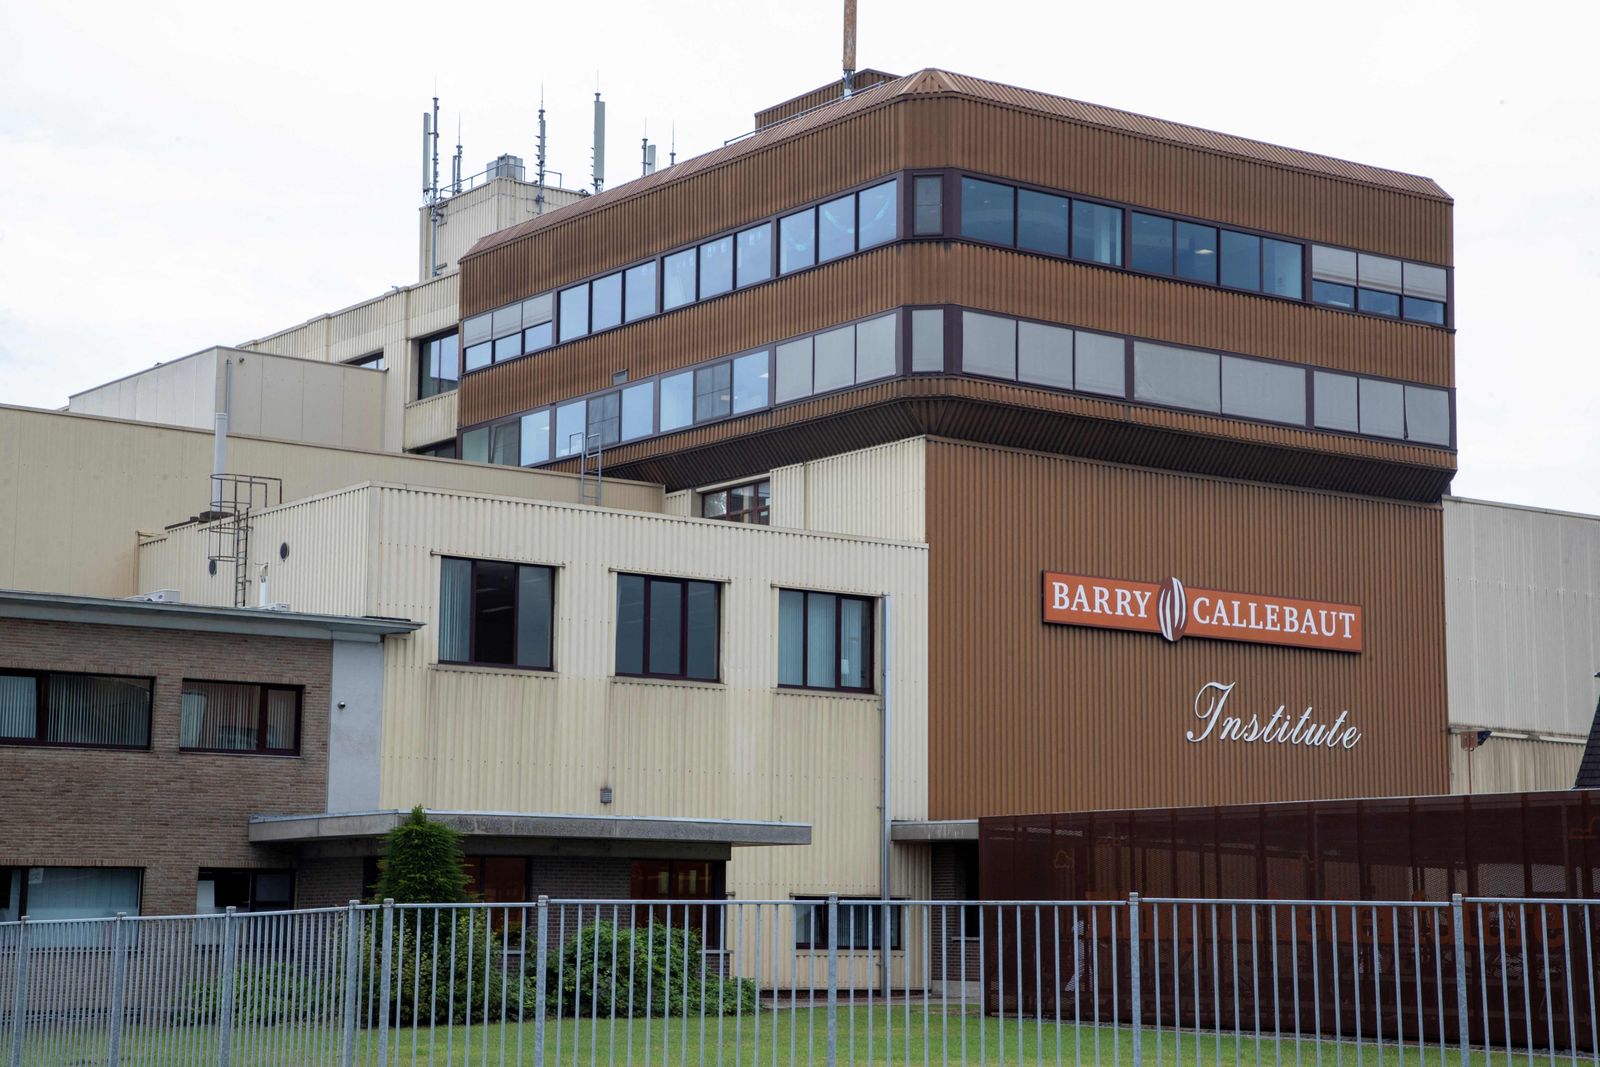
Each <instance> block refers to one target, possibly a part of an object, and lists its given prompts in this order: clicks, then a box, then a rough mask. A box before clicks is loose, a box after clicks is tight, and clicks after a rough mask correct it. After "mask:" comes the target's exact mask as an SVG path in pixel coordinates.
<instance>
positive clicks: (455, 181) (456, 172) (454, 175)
mask: <svg viewBox="0 0 1600 1067" xmlns="http://www.w3.org/2000/svg"><path fill="white" fill-rule="evenodd" d="M450 192H451V194H452V195H455V196H459V195H461V115H460V114H459V113H458V114H457V115H456V158H455V160H454V161H453V163H452V164H451V168H450Z"/></svg>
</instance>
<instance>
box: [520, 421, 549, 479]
mask: <svg viewBox="0 0 1600 1067" xmlns="http://www.w3.org/2000/svg"><path fill="white" fill-rule="evenodd" d="M521 459H522V466H524V467H532V466H534V465H535V464H538V463H548V462H549V461H550V409H549V408H541V409H539V410H538V411H530V412H528V414H526V415H524V416H522V456H521Z"/></svg>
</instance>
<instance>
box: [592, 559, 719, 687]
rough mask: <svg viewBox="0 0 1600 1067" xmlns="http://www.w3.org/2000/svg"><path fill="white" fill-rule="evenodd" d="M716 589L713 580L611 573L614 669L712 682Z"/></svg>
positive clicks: (714, 675) (716, 627) (714, 672)
mask: <svg viewBox="0 0 1600 1067" xmlns="http://www.w3.org/2000/svg"><path fill="white" fill-rule="evenodd" d="M720 601H721V590H720V589H718V587H717V584H716V583H715V582H697V581H688V580H685V579H682V578H654V577H647V576H645V575H641V574H619V575H618V576H617V673H618V674H619V675H641V676H652V677H661V678H693V679H699V680H702V681H716V679H717V658H718V648H719V646H720V644H721V626H722V623H721V611H720V607H719V605H720Z"/></svg>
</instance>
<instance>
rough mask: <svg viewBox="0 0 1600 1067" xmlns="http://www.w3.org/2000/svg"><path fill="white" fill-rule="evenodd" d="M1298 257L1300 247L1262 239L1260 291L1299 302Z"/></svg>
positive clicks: (1285, 242)
mask: <svg viewBox="0 0 1600 1067" xmlns="http://www.w3.org/2000/svg"><path fill="white" fill-rule="evenodd" d="M1300 255H1301V252H1300V246H1299V245H1297V244H1295V243H1294V242H1292V241H1275V240H1273V239H1272V238H1270V237H1267V238H1264V239H1263V240H1262V242H1261V289H1262V291H1263V292H1267V293H1273V294H1275V295H1277V296H1287V297H1289V298H1291V299H1294V300H1299V299H1300V294H1301V292H1302V287H1301V282H1302V279H1301V273H1300V269H1301V267H1300Z"/></svg>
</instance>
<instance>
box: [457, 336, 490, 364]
mask: <svg viewBox="0 0 1600 1067" xmlns="http://www.w3.org/2000/svg"><path fill="white" fill-rule="evenodd" d="M493 362H494V342H493V341H485V342H483V343H482V344H480V345H470V346H468V348H467V351H466V352H465V353H464V360H463V363H462V365H463V366H464V367H465V368H466V369H467V370H477V369H478V368H479V367H487V366H488V365H489V364H490V363H493Z"/></svg>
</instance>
